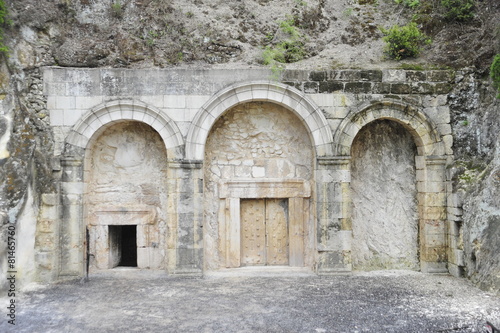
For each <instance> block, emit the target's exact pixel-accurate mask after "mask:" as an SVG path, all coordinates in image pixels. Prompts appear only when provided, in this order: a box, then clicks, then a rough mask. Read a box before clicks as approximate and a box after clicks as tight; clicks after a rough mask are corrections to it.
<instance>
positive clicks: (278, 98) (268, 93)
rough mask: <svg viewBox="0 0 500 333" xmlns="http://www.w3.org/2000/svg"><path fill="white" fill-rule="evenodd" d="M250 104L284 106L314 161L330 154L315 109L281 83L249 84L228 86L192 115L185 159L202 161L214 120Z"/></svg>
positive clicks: (323, 121)
mask: <svg viewBox="0 0 500 333" xmlns="http://www.w3.org/2000/svg"><path fill="white" fill-rule="evenodd" d="M251 101H267V102H272V103H277V104H279V105H282V106H284V107H285V108H287V109H288V110H290V111H292V112H293V113H295V114H296V115H297V116H298V117H299V119H300V120H301V121H302V122H303V123H304V125H305V127H306V129H307V131H308V132H309V135H310V136H311V140H312V142H313V145H314V149H315V153H316V156H317V157H321V156H329V155H331V154H332V143H333V136H332V133H331V130H330V127H329V125H328V123H327V121H326V118H325V116H324V115H323V113H322V112H321V110H320V109H319V107H318V106H316V105H315V103H314V102H313V101H312V100H311V99H310V98H309V97H307V96H306V95H305V94H304V93H302V92H300V91H299V90H297V89H295V88H293V87H290V86H287V85H284V84H282V83H276V82H268V81H252V82H245V83H240V84H235V85H232V86H229V87H227V88H225V89H223V90H221V91H219V92H218V93H217V94H215V95H214V96H213V97H212V98H211V99H210V100H209V101H208V102H207V103H205V105H203V106H202V108H201V109H200V111H198V113H197V114H196V116H195V118H194V120H193V122H192V124H191V127H190V128H189V131H188V134H187V138H186V159H188V160H203V157H204V150H205V142H206V140H207V137H208V134H209V132H210V129H211V128H212V126H213V125H214V124H215V122H216V121H217V119H218V118H219V117H220V116H221V115H222V114H223V113H224V112H225V111H227V110H229V109H230V108H232V107H234V106H236V105H238V104H242V103H245V102H251Z"/></svg>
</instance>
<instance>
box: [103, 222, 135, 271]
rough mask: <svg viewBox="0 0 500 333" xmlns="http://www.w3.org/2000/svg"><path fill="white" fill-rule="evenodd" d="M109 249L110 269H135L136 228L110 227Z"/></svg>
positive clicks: (133, 226)
mask: <svg viewBox="0 0 500 333" xmlns="http://www.w3.org/2000/svg"><path fill="white" fill-rule="evenodd" d="M109 248H110V255H111V262H112V263H113V264H112V267H113V268H114V267H117V266H125V267H137V226H136V225H112V226H111V225H110V226H109Z"/></svg>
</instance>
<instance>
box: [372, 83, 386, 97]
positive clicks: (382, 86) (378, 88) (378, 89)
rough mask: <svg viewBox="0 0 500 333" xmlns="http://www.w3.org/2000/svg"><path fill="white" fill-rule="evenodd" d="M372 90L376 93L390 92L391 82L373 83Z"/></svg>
mask: <svg viewBox="0 0 500 333" xmlns="http://www.w3.org/2000/svg"><path fill="white" fill-rule="evenodd" d="M372 92H373V93H374V94H390V93H391V84H390V83H387V82H375V83H373V85H372Z"/></svg>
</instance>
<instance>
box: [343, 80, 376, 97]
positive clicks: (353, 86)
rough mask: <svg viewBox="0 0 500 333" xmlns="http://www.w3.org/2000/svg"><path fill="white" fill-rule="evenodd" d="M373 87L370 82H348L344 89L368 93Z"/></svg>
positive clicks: (354, 92) (355, 92)
mask: <svg viewBox="0 0 500 333" xmlns="http://www.w3.org/2000/svg"><path fill="white" fill-rule="evenodd" d="M371 88H372V84H371V83H370V82H346V84H345V88H344V90H345V92H349V93H353V94H366V93H369V92H370V91H371Z"/></svg>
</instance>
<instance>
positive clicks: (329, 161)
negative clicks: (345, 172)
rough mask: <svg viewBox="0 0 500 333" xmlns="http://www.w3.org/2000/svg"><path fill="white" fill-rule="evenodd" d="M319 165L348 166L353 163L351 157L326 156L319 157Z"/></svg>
mask: <svg viewBox="0 0 500 333" xmlns="http://www.w3.org/2000/svg"><path fill="white" fill-rule="evenodd" d="M317 160H318V164H319V165H338V166H344V165H345V166H347V165H348V164H349V163H350V162H351V157H350V156H325V157H318V159H317Z"/></svg>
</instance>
